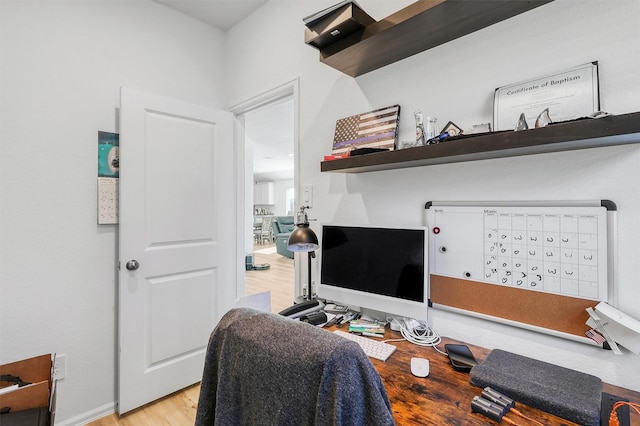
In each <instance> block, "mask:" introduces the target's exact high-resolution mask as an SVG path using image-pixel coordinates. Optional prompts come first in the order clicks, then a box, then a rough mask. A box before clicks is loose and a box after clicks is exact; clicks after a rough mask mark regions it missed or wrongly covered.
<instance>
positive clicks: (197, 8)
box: [153, 0, 267, 31]
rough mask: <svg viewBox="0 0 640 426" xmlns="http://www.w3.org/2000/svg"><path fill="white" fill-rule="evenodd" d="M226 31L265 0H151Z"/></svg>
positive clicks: (265, 0)
mask: <svg viewBox="0 0 640 426" xmlns="http://www.w3.org/2000/svg"><path fill="white" fill-rule="evenodd" d="M153 1H155V2H157V3H161V4H164V5H165V6H168V7H170V8H172V9H175V10H177V11H179V12H182V13H184V14H186V15H189V16H191V17H192V18H196V19H198V20H200V21H203V22H206V23H207V24H209V25H213V26H214V27H216V28H219V29H221V30H222V31H226V30H228V29H229V28H231V27H233V26H234V25H235V24H237V23H238V22H240V21H242V20H243V19H244V18H246V17H247V16H249V15H251V14H252V13H253V12H254V11H255V10H256V9H258V8H259V7H260V6H262V5H263V4H264V3H266V2H267V0H153Z"/></svg>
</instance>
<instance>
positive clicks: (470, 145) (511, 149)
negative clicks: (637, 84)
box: [320, 112, 640, 173]
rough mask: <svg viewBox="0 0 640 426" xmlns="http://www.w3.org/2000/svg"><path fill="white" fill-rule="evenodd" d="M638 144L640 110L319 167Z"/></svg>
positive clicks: (361, 167) (352, 169) (412, 163)
mask: <svg viewBox="0 0 640 426" xmlns="http://www.w3.org/2000/svg"><path fill="white" fill-rule="evenodd" d="M632 143H640V112H634V113H630V114H622V115H615V116H608V117H604V118H598V119H584V120H579V121H572V122H567V123H559V124H552V125H549V126H547V127H543V128H540V129H529V130H524V131H520V132H514V131H507V132H496V133H488V134H487V133H485V134H481V135H479V136H469V137H467V138H463V139H458V140H452V141H448V142H443V143H440V144H437V145H428V146H420V147H414V148H407V149H399V150H396V151H389V152H379V153H375V154H365V155H359V156H355V157H349V158H344V159H340V160H331V161H323V162H322V163H321V164H320V170H321V171H322V172H335V173H361V172H370V171H377V170H389V169H401V168H407V167H420V166H429V165H434V164H446V163H458V162H463V161H473V160H484V159H489V158H503V157H513V156H518V155H529V154H542V153H548V152H560V151H570V150H576V149H585V148H597V147H604V146H613V145H623V144H632Z"/></svg>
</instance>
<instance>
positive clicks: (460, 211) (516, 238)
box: [426, 202, 610, 301]
mask: <svg viewBox="0 0 640 426" xmlns="http://www.w3.org/2000/svg"><path fill="white" fill-rule="evenodd" d="M591 204H592V205H584V204H580V205H562V206H558V205H547V206H545V205H519V206H513V205H490V204H487V205H437V204H434V205H433V206H430V208H428V209H427V210H426V221H427V226H428V227H429V253H430V264H429V268H430V270H429V273H430V274H437V275H442V276H446V277H452V278H457V279H463V280H470V281H477V282H483V283H487V284H493V285H496V286H505V287H510V288H518V289H523V290H528V291H533V292H544V293H552V294H557V295H562V296H569V297H576V298H581V299H588V300H601V301H607V297H608V281H609V272H610V271H609V270H608V269H609V268H608V223H607V212H608V209H607V207H606V206H603V205H600V203H599V202H598V203H597V204H596V203H591Z"/></svg>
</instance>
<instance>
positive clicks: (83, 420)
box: [55, 401, 116, 426]
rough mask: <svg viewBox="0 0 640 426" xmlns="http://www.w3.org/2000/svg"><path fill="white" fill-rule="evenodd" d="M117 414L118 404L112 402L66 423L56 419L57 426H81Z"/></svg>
mask: <svg viewBox="0 0 640 426" xmlns="http://www.w3.org/2000/svg"><path fill="white" fill-rule="evenodd" d="M115 412H116V402H115V401H113V402H110V403H108V404H105V405H103V406H102V407H98V408H96V409H94V410H91V411H87V412H86V413H82V414H80V415H78V416H75V417H72V418H70V419H67V420H64V421H58V419H55V426H81V425H85V424H87V423H89V422H92V421H94V420H97V419H99V418H101V417H104V416H108V415H110V414H112V413H115Z"/></svg>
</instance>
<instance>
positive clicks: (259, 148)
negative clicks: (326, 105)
mask: <svg viewBox="0 0 640 426" xmlns="http://www.w3.org/2000/svg"><path fill="white" fill-rule="evenodd" d="M294 106H295V99H294V94H293V88H292V87H291V88H289V90H288V91H286V92H285V93H277V94H276V95H275V96H267V97H266V99H263V100H261V101H260V102H259V103H258V105H255V106H249V107H247V108H245V109H244V110H243V111H242V114H239V118H240V119H241V121H242V122H243V124H244V134H245V136H244V148H245V180H246V181H247V182H246V185H245V209H246V213H245V221H246V224H245V243H244V246H245V253H246V259H245V266H246V268H245V269H246V271H245V288H244V295H245V296H248V295H254V294H258V293H263V292H265V291H269V292H270V296H271V310H272V312H280V311H281V310H282V309H284V308H286V307H288V306H290V305H291V304H292V303H293V300H294V297H295V294H294V293H295V268H294V260H293V253H291V252H289V251H288V250H287V249H286V241H287V240H288V233H289V232H290V231H291V230H292V229H293V226H294V225H293V222H294V217H295V214H294V212H295V189H294V188H295V180H296V179H295V170H296V167H295V155H294V152H295V129H296V126H295V114H294Z"/></svg>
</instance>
